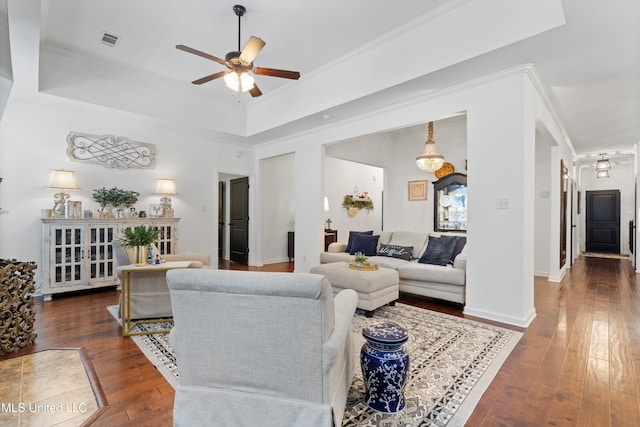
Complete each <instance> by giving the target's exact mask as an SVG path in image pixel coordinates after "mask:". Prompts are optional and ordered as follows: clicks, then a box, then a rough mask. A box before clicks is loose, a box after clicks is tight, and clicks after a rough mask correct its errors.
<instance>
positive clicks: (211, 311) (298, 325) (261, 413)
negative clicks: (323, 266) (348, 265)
mask: <svg viewBox="0 0 640 427" xmlns="http://www.w3.org/2000/svg"><path fill="white" fill-rule="evenodd" d="M167 283H168V286H169V289H170V291H171V302H172V305H173V317H174V327H173V330H172V331H171V336H170V341H171V346H172V348H173V349H174V351H175V354H176V364H177V366H178V373H179V375H180V379H179V383H178V387H177V388H176V395H175V401H174V411H173V421H174V425H175V426H185V427H186V426H189V427H190V426H266V427H270V426H273V427H281V426H289V427H296V426H298V427H307V426H317V427H321V426H326V427H330V426H340V425H341V424H342V418H343V415H344V410H345V406H346V401H347V395H348V392H349V388H350V386H351V381H352V378H353V373H354V363H355V360H356V357H355V347H354V332H353V327H352V321H353V315H354V313H355V309H356V302H357V299H358V297H357V295H356V293H355V291H353V290H351V289H347V290H344V291H342V292H340V293H338V294H337V295H336V296H335V298H334V295H333V291H332V289H331V284H330V283H329V281H328V280H327V279H326V278H324V277H323V276H321V275H318V274H309V273H268V272H251V271H232V270H208V269H178V270H171V271H169V272H167Z"/></svg>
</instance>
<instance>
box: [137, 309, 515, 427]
mask: <svg viewBox="0 0 640 427" xmlns="http://www.w3.org/2000/svg"><path fill="white" fill-rule="evenodd" d="M381 320H390V321H393V322H396V323H398V324H400V325H401V326H403V327H405V328H406V329H407V331H408V332H409V340H408V341H407V343H406V344H405V346H406V347H407V349H408V351H409V355H410V373H409V379H408V384H407V388H406V390H405V399H406V406H405V409H404V410H403V411H402V412H399V413H397V414H383V413H381V412H377V411H375V410H372V409H370V408H368V407H367V406H366V405H365V404H364V381H363V380H362V373H361V371H360V363H359V362H358V363H356V366H357V369H356V372H355V375H354V380H353V383H352V385H351V391H350V392H349V398H348V400H347V409H346V411H345V415H344V421H343V427H356V426H357V427H361V426H384V427H406V426H448V427H452V426H463V425H464V424H465V422H466V420H467V419H468V418H469V416H470V415H471V412H473V408H474V407H475V405H476V404H477V403H478V401H479V400H480V397H481V396H482V394H483V393H484V391H485V390H486V389H487V387H488V386H489V384H490V383H491V381H492V380H493V378H494V376H495V375H496V373H497V372H498V370H499V369H500V366H501V365H502V363H503V362H504V361H505V360H506V358H507V357H508V356H509V354H510V353H511V350H513V348H514V347H515V345H516V344H517V342H518V341H519V340H520V338H521V337H522V333H520V332H515V331H511V330H508V329H503V328H500V327H496V326H491V325H487V324H484V323H479V322H474V321H470V320H467V319H461V318H458V317H453V316H449V315H446V314H441V313H436V312H433V311H429V310H424V309H421V308H415V307H412V306H408V305H404V304H396V305H395V306H394V307H389V306H385V307H381V308H379V309H377V310H376V311H375V315H374V317H373V318H370V319H369V318H366V317H365V316H364V314H363V313H362V312H360V310H358V313H357V314H356V316H355V317H354V330H355V332H356V337H357V341H358V342H357V346H358V347H357V348H358V349H359V348H360V347H361V346H362V344H363V343H364V339H363V338H362V333H361V332H362V328H363V327H364V326H366V325H368V324H371V323H375V322H379V321H381ZM142 326H143V327H145V328H149V330H150V329H151V328H154V327H157V325H153V324H151V325H142ZM158 326H160V327H166V325H158ZM133 339H134V340H135V341H136V343H137V344H138V346H139V347H140V348H141V349H142V351H143V353H144V354H145V356H147V358H148V359H149V360H151V362H152V363H153V364H154V365H155V366H156V367H157V368H158V370H159V371H160V372H161V373H162V375H163V376H164V377H165V378H166V379H167V381H168V382H169V383H170V384H171V385H172V386H173V387H174V388H175V387H176V384H177V379H178V373H177V369H176V363H175V357H174V355H173V351H172V350H171V346H170V345H169V342H168V334H154V335H141V336H136V337H133ZM358 357H359V353H358Z"/></svg>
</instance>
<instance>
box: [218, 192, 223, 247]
mask: <svg viewBox="0 0 640 427" xmlns="http://www.w3.org/2000/svg"><path fill="white" fill-rule="evenodd" d="M224 197H225V194H224V181H220V182H218V259H222V255H223V254H222V247H223V246H224V222H225V217H224V210H225V205H224Z"/></svg>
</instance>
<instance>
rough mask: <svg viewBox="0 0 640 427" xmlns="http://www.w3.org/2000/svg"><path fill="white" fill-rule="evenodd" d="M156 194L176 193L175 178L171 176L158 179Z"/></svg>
mask: <svg viewBox="0 0 640 427" xmlns="http://www.w3.org/2000/svg"><path fill="white" fill-rule="evenodd" d="M156 193H157V194H178V189H177V188H176V180H175V179H173V178H162V179H159V180H158V184H157V185H156Z"/></svg>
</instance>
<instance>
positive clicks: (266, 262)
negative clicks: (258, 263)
mask: <svg viewBox="0 0 640 427" xmlns="http://www.w3.org/2000/svg"><path fill="white" fill-rule="evenodd" d="M281 262H289V258H278V259H267V260H264V259H263V260H262V264H278V263H281Z"/></svg>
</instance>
